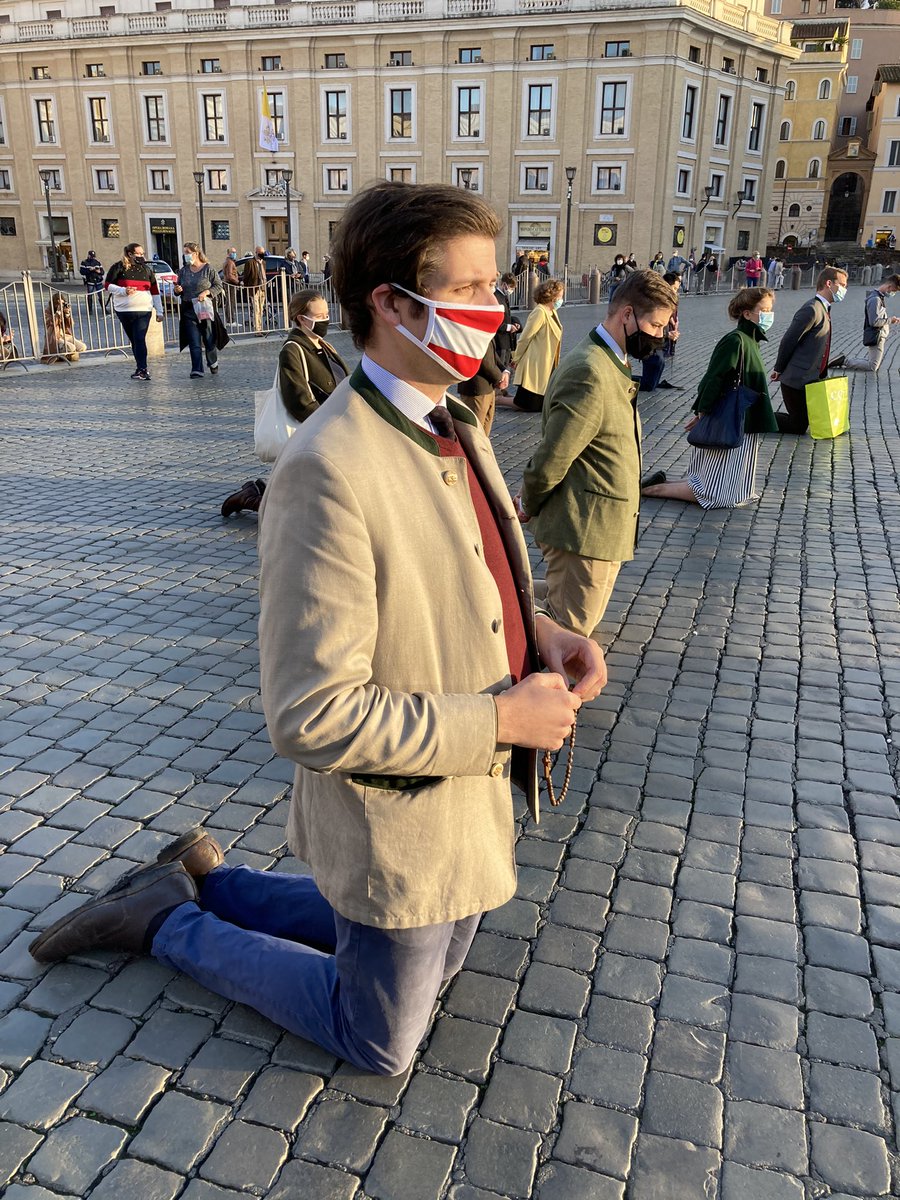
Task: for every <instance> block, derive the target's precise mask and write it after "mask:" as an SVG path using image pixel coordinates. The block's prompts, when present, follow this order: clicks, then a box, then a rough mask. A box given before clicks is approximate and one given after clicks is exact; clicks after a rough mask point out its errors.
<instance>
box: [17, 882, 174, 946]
mask: <svg viewBox="0 0 900 1200" xmlns="http://www.w3.org/2000/svg"><path fill="white" fill-rule="evenodd" d="M179 873H183V874H184V875H187V874H188V873H187V871H185V869H184V867H183V866H182V865H181V863H164V864H162V865H160V864H157V865H155V866H152V867H145V868H143V869H142V870H141V871H140V872H136V875H135V878H134V879H133V880H130V881H129V882H128V883H127V884H126V885H125V886H124V887H121V888H120V889H119V890H118V891H116V892H111V891H110V892H103V893H101V894H100V895H99V896H95V897H94V898H93V899H92V900H88V901H87V902H86V903H85V904H82V906H81V907H80V908H76V909H75V911H74V912H71V913H68V914H67V915H66V916H64V917H60V919H59V920H58V921H54V922H53V924H52V925H51V926H49V928H47V929H45V930H44V932H43V933H42V934H40V935H39V936H38V937H36V938H35V939H34V941H33V942H32V943H31V944H30V945H29V947H28V953H29V954H30V955H31V957H32V958H35V959H37V961H38V962H56V961H58V960H57V959H53V958H44V959H42V958H41V957H40V951H41V949H42V947H43V946H45V945H46V944H47V942H48V941H50V939H51V938H52V937H55V936H56V934H58V933H61V932H62V930H64V929H66V928H67V926H69V925H71V924H72V922H73V921H75V920H76V918H80V917H81V916H82V915H83V914H84V910H85V909H86V908H90V909H91V910H92V911H97V910H99V909H102V908H104V907H105V906H106V905H108V904H118V903H119V902H120V901H121V900H122V897H123V893H124V894H127V895H130V896H137V895H139V894H140V893H141V892H143V891H144V890H145V889H146V888H148V887H151V886H152V885H153V884H155V883H156V882H157V880H159V879H165V878H167V877H168V876H169V875H177V874H179ZM190 878H191V876H190V875H188V879H190ZM86 949H87V947H86Z"/></svg>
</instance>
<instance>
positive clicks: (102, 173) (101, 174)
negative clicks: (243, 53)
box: [94, 167, 116, 192]
mask: <svg viewBox="0 0 900 1200" xmlns="http://www.w3.org/2000/svg"><path fill="white" fill-rule="evenodd" d="M94 187H95V190H96V191H98V192H114V191H115V190H116V176H115V172H114V171H110V170H108V169H107V168H105V167H104V168H97V169H96V170H95V171H94Z"/></svg>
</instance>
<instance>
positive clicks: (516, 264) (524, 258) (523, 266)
mask: <svg viewBox="0 0 900 1200" xmlns="http://www.w3.org/2000/svg"><path fill="white" fill-rule="evenodd" d="M527 270H528V255H527V254H526V253H525V251H524V250H517V251H516V257H515V259H514V261H513V265H512V266H511V267H510V272H511V273H512V274H513V275H515V276H516V278H518V277H519V276H520V275H521V274H523V272H525V271H527Z"/></svg>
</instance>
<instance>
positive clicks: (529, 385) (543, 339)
mask: <svg viewBox="0 0 900 1200" xmlns="http://www.w3.org/2000/svg"><path fill="white" fill-rule="evenodd" d="M564 291H565V289H564V287H563V285H562V282H561V281H560V280H559V279H546V280H545V281H544V282H543V283H539V284H538V286H537V287H536V288H535V289H534V308H533V309H532V310H531V312H530V313H529V314H528V320H527V321H526V322H525V328H524V329H523V330H522V332H521V333H520V334H519V340H518V343H517V344H516V349H515V351H514V353H513V360H512V365H513V367H514V368H515V372H516V383H517V384H518V387H517V388H516V394H515V396H513V398H512V399H511V400H507V399H506V398H505V397H504V396H502V395H501V396H498V397H497V403H498V404H502V405H504V406H505V407H507V408H518V409H521V410H522V411H523V412H540V411H541V409H542V408H543V405H544V393H545V392H546V391H547V385H548V384H549V383H550V376H551V375H552V374H553V372H554V370H555V369H556V365H557V363H558V362H559V347H560V343H561V342H562V322H561V321H560V319H559V315H558V310H559V309H560V307H561V306H562V301H563V292H564Z"/></svg>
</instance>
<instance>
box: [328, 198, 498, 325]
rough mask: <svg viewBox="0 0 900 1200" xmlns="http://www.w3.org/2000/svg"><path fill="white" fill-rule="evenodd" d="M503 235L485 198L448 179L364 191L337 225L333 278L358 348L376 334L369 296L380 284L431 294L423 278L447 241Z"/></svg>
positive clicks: (441, 252)
mask: <svg viewBox="0 0 900 1200" xmlns="http://www.w3.org/2000/svg"><path fill="white" fill-rule="evenodd" d="M499 233H500V218H499V217H498V216H497V214H496V213H495V212H494V210H493V209H492V208H491V207H490V206H489V205H487V204H486V203H485V202H484V200H482V199H481V198H480V197H479V196H477V195H475V194H474V193H473V192H470V191H466V190H463V189H462V188H457V187H451V186H450V185H449V184H415V183H376V184H373V185H371V186H370V187H367V188H365V189H364V190H363V191H361V192H360V193H359V194H358V195H357V196H355V197H354V198H353V200H351V202H350V204H349V206H348V207H347V210H346V212H345V213H344V216H343V218H342V219H341V221H340V224H339V225H338V226H337V228H336V229H335V231H334V234H333V237H332V251H331V257H332V263H333V273H332V276H331V278H332V282H333V284H334V289H335V291H336V292H337V294H338V296H339V297H340V301H341V306H342V307H343V309H344V314H345V317H346V320H347V324H348V326H349V329H350V332H351V333H352V334H353V342H354V345H356V346H357V347H359V348H362V347H363V346H364V345H365V344H366V342H367V341H368V339H369V337H370V336H371V333H372V325H373V318H372V309H371V303H370V296H371V295H372V292H373V291H374V290H375V288H377V287H378V286H379V285H380V284H382V283H396V284H398V285H400V286H401V287H405V288H409V290H410V291H413V292H418V293H419V295H420V296H424V295H427V292H426V290H425V289H426V284H425V282H424V281H425V280H427V278H428V276H429V274H430V273H431V272H432V271H434V270H435V269H436V268H437V267H438V266H439V265H440V263H441V261H442V259H443V248H444V245H445V244H446V243H447V242H448V241H451V240H452V239H454V238H459V237H466V236H469V235H473V234H474V235H475V236H477V237H486V238H491V239H494V238H496V237H497V235H498V234H499ZM420 307H421V306H420Z"/></svg>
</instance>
